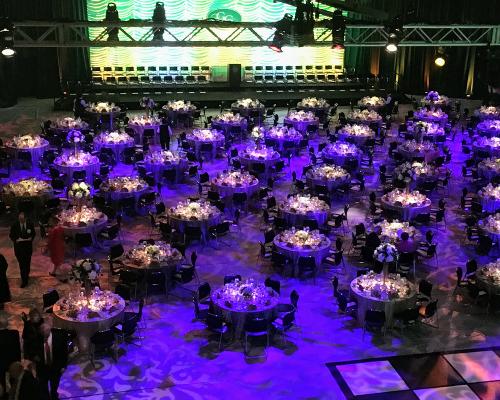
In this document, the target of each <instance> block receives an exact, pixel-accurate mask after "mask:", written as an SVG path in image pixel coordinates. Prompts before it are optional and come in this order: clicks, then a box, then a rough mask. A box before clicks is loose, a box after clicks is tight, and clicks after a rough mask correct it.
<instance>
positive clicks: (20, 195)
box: [2, 178, 54, 214]
mask: <svg viewBox="0 0 500 400" xmlns="http://www.w3.org/2000/svg"><path fill="white" fill-rule="evenodd" d="M53 196H54V191H53V190H52V186H51V185H50V184H49V183H48V182H46V181H42V180H40V179H38V178H25V179H20V180H18V181H10V182H8V183H6V184H5V185H4V186H3V188H2V199H3V200H4V202H5V203H6V204H8V205H10V206H13V207H15V208H16V209H17V208H18V204H19V202H21V201H24V200H31V201H33V206H34V208H35V210H34V211H35V212H36V213H37V214H38V211H40V210H41V209H42V206H43V204H44V203H45V202H46V201H47V200H48V199H50V198H52V197H53Z"/></svg>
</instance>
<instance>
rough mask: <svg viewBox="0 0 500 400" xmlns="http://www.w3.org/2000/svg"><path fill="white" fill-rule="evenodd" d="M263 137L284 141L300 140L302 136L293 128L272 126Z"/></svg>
mask: <svg viewBox="0 0 500 400" xmlns="http://www.w3.org/2000/svg"><path fill="white" fill-rule="evenodd" d="M265 135H266V136H267V137H269V138H272V139H284V140H300V139H302V134H301V133H300V132H299V131H297V130H296V129H295V128H287V127H286V126H273V127H272V128H271V129H269V130H268V131H267V132H266V134H265Z"/></svg>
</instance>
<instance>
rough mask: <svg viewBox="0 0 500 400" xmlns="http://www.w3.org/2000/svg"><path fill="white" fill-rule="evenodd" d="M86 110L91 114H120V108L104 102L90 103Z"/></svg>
mask: <svg viewBox="0 0 500 400" xmlns="http://www.w3.org/2000/svg"><path fill="white" fill-rule="evenodd" d="M86 110H87V111H88V112H93V113H112V112H120V110H121V109H120V107H118V106H117V105H115V103H109V102H108V103H106V102H99V103H90V104H89V105H88V106H87V108H86Z"/></svg>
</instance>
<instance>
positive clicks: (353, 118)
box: [347, 109, 382, 125]
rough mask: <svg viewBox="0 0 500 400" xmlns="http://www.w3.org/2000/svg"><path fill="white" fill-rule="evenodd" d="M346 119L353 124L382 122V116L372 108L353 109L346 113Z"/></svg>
mask: <svg viewBox="0 0 500 400" xmlns="http://www.w3.org/2000/svg"><path fill="white" fill-rule="evenodd" d="M347 121H349V122H351V123H355V124H365V125H369V124H378V125H380V124H381V123H382V116H381V115H380V114H379V113H377V112H376V111H374V110H366V109H365V110H353V111H351V112H350V113H348V114H347Z"/></svg>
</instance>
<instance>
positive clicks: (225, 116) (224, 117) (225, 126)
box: [212, 112, 247, 135]
mask: <svg viewBox="0 0 500 400" xmlns="http://www.w3.org/2000/svg"><path fill="white" fill-rule="evenodd" d="M235 126H239V127H241V130H242V131H245V130H246V127H247V120H246V119H245V118H243V117H242V116H241V115H240V114H239V113H236V114H233V113H232V112H226V113H222V114H219V115H216V116H214V117H213V118H212V128H214V129H220V130H221V131H223V132H224V134H225V135H227V134H228V133H229V131H230V130H231V128H233V127H235Z"/></svg>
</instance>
